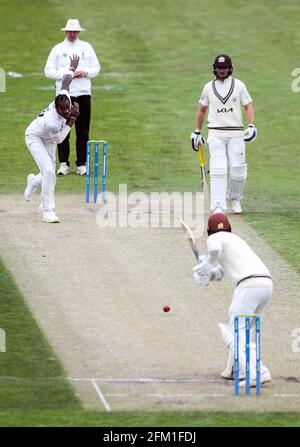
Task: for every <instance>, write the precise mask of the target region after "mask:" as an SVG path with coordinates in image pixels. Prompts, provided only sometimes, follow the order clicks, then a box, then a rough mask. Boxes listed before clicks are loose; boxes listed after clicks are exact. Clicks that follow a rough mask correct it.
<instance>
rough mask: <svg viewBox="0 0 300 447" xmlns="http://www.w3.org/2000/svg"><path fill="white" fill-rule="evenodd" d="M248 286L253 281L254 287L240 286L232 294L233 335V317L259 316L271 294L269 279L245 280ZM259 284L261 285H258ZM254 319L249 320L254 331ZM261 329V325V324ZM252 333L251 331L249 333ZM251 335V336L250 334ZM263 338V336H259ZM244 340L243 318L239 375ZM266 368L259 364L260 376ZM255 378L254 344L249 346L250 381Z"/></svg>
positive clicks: (241, 322)
mask: <svg viewBox="0 0 300 447" xmlns="http://www.w3.org/2000/svg"><path fill="white" fill-rule="evenodd" d="M246 281H247V284H248V285H249V284H250V281H255V286H254V287H243V286H242V284H241V286H239V287H236V288H235V290H234V292H233V298H232V302H231V305H230V308H229V314H228V317H229V328H230V331H231V332H232V334H234V317H235V315H237V314H260V313H261V311H262V310H263V308H264V307H265V305H266V303H267V302H268V300H269V299H270V298H271V296H272V293H273V283H272V280H271V279H266V278H255V279H254V278H253V279H251V280H245V284H246ZM259 282H261V285H259ZM254 325H255V318H252V319H251V328H253V329H254ZM262 327H263V324H262ZM251 332H253V331H251ZM251 335H252V334H251ZM261 336H263V334H262V335H261ZM245 338H246V325H245V318H239V357H240V358H239V362H240V370H241V373H244V372H245V365H246V355H245ZM265 370H266V367H265V366H264V365H263V364H262V363H261V374H263V372H264V371H265ZM255 378H256V348H255V344H253V343H251V344H250V380H254V379H255Z"/></svg>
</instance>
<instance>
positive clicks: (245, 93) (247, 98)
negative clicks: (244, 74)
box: [240, 81, 252, 106]
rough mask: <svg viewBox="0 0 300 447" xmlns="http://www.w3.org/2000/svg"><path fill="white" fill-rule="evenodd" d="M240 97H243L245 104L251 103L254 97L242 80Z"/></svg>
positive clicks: (242, 101) (242, 102)
mask: <svg viewBox="0 0 300 447" xmlns="http://www.w3.org/2000/svg"><path fill="white" fill-rule="evenodd" d="M240 82H241V81H240ZM240 98H241V104H242V105H243V106H245V105H246V104H249V102H252V98H251V96H250V94H249V92H248V90H247V87H246V86H245V84H244V83H243V82H241V90H240Z"/></svg>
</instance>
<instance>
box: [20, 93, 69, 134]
mask: <svg viewBox="0 0 300 447" xmlns="http://www.w3.org/2000/svg"><path fill="white" fill-rule="evenodd" d="M66 122H67V120H66V119H65V118H63V117H62V116H60V115H59V114H58V113H57V111H56V108H55V104H54V101H53V102H52V103H51V104H49V106H48V107H47V108H46V109H44V110H43V111H42V112H41V113H40V114H39V115H38V116H37V117H36V119H35V120H33V121H32V122H31V123H30V124H29V126H28V127H27V129H26V130H25V135H26V136H29V135H34V136H36V137H39V138H41V139H42V140H44V141H45V142H47V143H55V140H54V139H53V138H54V136H56V135H57V134H58V133H59V132H60V131H61V130H62V129H63V128H64V127H65V125H66Z"/></svg>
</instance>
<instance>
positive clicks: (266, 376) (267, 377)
mask: <svg viewBox="0 0 300 447" xmlns="http://www.w3.org/2000/svg"><path fill="white" fill-rule="evenodd" d="M271 381H272V376H271V373H270V371H269V370H268V369H267V368H266V371H264V372H262V373H261V374H260V384H261V385H263V384H264V383H268V382H271ZM240 386H241V387H242V388H244V387H246V380H242V381H241V383H240ZM250 387H251V388H255V387H256V378H254V379H252V380H251V381H250Z"/></svg>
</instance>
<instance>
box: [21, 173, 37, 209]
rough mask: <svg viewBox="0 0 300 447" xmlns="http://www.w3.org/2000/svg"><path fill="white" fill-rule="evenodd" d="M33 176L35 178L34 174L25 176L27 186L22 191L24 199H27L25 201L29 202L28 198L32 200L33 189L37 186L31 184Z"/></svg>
mask: <svg viewBox="0 0 300 447" xmlns="http://www.w3.org/2000/svg"><path fill="white" fill-rule="evenodd" d="M34 178H35V175H34V174H29V175H28V176H27V186H26V188H25V191H24V198H25V200H27V202H30V200H32V197H33V195H34V193H35V190H36V188H37V185H35V186H34V185H33V184H32V182H33V180H34Z"/></svg>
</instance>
